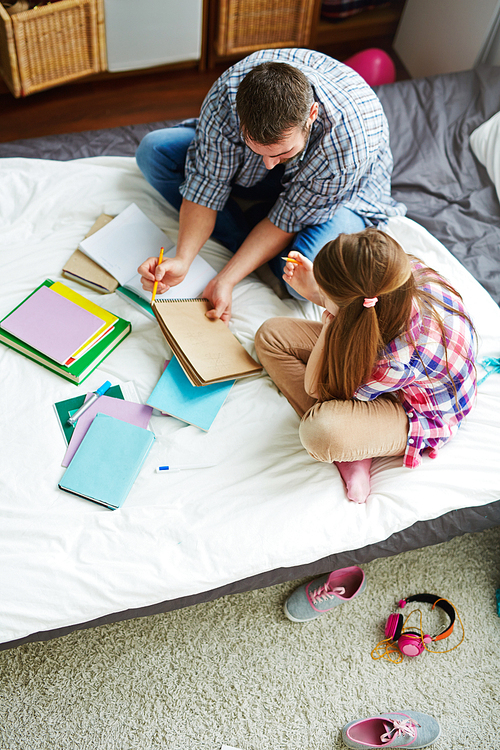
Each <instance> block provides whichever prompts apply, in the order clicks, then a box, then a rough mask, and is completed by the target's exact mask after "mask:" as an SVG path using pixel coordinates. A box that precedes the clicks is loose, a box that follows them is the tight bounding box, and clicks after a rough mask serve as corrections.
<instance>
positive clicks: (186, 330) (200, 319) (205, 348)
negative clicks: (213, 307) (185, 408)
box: [152, 299, 262, 386]
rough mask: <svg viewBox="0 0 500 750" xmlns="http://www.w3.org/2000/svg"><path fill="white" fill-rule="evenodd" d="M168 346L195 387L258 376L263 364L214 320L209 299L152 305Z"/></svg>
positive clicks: (219, 321)
mask: <svg viewBox="0 0 500 750" xmlns="http://www.w3.org/2000/svg"><path fill="white" fill-rule="evenodd" d="M152 308H153V312H154V314H155V316H156V318H157V320H158V323H159V325H160V329H161V331H162V333H163V335H164V336H165V338H166V340H167V343H168V345H169V346H170V348H171V349H172V351H173V353H174V354H175V356H176V357H177V359H178V360H179V363H180V365H181V367H182V369H183V370H184V372H185V373H186V375H187V377H188V378H189V380H190V381H191V383H192V384H193V385H197V386H198V385H208V384H209V383H220V382H222V381H224V380H235V379H236V378H243V377H246V376H248V375H256V374H257V373H259V372H260V371H261V370H262V365H260V364H259V363H258V362H256V361H255V360H254V359H253V358H252V357H251V356H250V354H248V352H247V351H246V350H245V349H244V348H243V346H242V345H241V344H240V342H239V341H238V339H237V338H236V336H234V335H233V334H232V333H231V331H230V330H229V328H228V327H227V326H226V325H225V324H224V323H223V322H222V320H219V319H217V320H211V319H210V318H207V317H206V315H205V313H206V312H207V310H209V309H210V304H209V302H208V300H206V299H186V300H182V299H179V300H156V301H155V302H154V304H153V305H152Z"/></svg>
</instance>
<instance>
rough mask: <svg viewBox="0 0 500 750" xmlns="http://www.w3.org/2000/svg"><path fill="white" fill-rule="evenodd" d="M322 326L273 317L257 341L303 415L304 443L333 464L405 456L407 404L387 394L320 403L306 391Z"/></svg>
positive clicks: (318, 457)
mask: <svg viewBox="0 0 500 750" xmlns="http://www.w3.org/2000/svg"><path fill="white" fill-rule="evenodd" d="M321 328H322V324H321V323H317V322H315V321H307V320H298V319H296V318H271V319H270V320H267V321H266V322H265V323H264V324H263V325H262V326H261V327H260V328H259V330H258V331H257V334H256V337H255V346H256V349H257V354H258V356H259V359H260V361H261V363H262V365H263V366H264V367H265V369H266V370H267V373H268V375H269V376H270V377H271V379H272V380H273V381H274V383H275V384H276V385H277V386H278V388H279V389H280V391H281V392H282V393H283V394H284V395H285V396H286V397H287V399H288V401H289V402H290V403H291V405H292V406H293V408H294V409H295V411H296V412H297V414H298V415H299V417H301V423H300V428H299V436H300V440H301V442H302V445H303V446H304V448H305V449H306V451H307V452H308V453H309V454H310V455H311V456H312V457H313V458H315V459H316V460H317V461H325V462H328V463H332V462H333V461H359V460H361V459H364V458H375V457H376V456H401V455H403V453H404V452H405V448H406V441H407V437H408V418H407V416H406V413H405V411H404V409H403V407H402V406H401V404H399V403H397V402H394V401H392V400H391V399H389V398H386V397H384V396H379V397H378V398H376V399H375V400H374V401H356V400H355V399H353V400H352V401H338V400H331V401H324V402H323V403H319V402H318V401H316V399H314V398H312V397H311V396H309V395H308V394H307V393H306V391H305V390H304V375H305V369H306V364H307V361H308V359H309V355H310V354H311V351H312V349H313V346H314V344H315V342H316V340H317V338H318V336H319V333H320V331H321Z"/></svg>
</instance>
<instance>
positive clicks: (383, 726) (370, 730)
mask: <svg viewBox="0 0 500 750" xmlns="http://www.w3.org/2000/svg"><path fill="white" fill-rule="evenodd" d="M440 734H441V727H440V726H439V723H438V722H437V720H436V719H435V718H434V717H433V716H429V715H428V714H422V713H420V712H419V711H397V712H391V713H387V714H380V715H379V716H370V718H368V719H358V720H357V721H351V722H350V723H349V724H346V725H345V727H344V728H343V729H342V739H343V740H344V742H345V744H346V745H347V747H350V748H353V750H366V748H377V747H411V748H412V750H413V749H415V750H416V749H417V748H421V747H427V746H428V745H432V743H433V742H435V741H436V740H437V738H438V737H439V735H440Z"/></svg>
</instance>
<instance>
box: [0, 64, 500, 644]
mask: <svg viewBox="0 0 500 750" xmlns="http://www.w3.org/2000/svg"><path fill="white" fill-rule="evenodd" d="M499 78H500V76H498V69H489V68H483V69H479V70H478V71H475V72H470V73H466V74H452V75H450V76H437V77H435V78H432V79H423V80H422V81H405V82H401V83H398V84H393V85H390V86H385V87H381V88H379V90H378V94H379V96H380V98H381V100H382V102H383V104H384V108H385V109H386V112H387V115H388V118H389V122H390V126H391V142H392V148H393V152H394V156H395V170H394V181H393V186H394V195H395V197H396V198H397V199H398V200H401V201H403V202H404V203H406V205H407V206H408V209H409V212H408V217H409V218H396V219H392V220H391V222H390V224H389V231H390V232H391V233H392V234H393V235H394V236H395V237H396V239H398V240H399V241H400V242H401V243H402V244H403V246H404V247H405V249H407V250H408V252H414V253H415V254H416V255H419V256H420V257H422V258H423V259H424V260H425V261H426V262H428V263H429V264H430V265H432V266H434V267H435V268H437V269H438V270H439V271H441V272H442V273H443V274H444V275H446V276H447V277H448V278H449V279H450V280H451V281H452V283H454V284H455V286H456V287H457V288H458V289H459V291H460V292H461V293H462V294H463V295H464V298H465V300H466V304H467V305H468V307H469V309H470V312H471V313H472V315H473V318H474V320H475V323H476V326H477V329H478V332H479V345H480V358H482V357H498V356H499V354H500V351H499V349H500V343H499V337H498V330H499V327H500V310H499V308H498V305H497V304H496V302H498V300H499V299H500V253H499V250H498V245H499V242H498V240H499V236H500V206H499V204H498V199H497V197H496V194H495V191H494V188H493V186H492V184H491V183H490V182H489V178H488V176H487V174H486V171H485V170H484V168H483V167H482V166H481V165H480V164H479V163H478V162H477V161H476V160H475V158H474V157H473V155H472V153H471V152H470V150H469V148H468V135H469V134H470V132H471V131H472V130H473V129H474V128H475V127H477V126H478V125H479V124H480V123H481V122H482V121H483V120H485V119H487V118H488V117H489V116H491V115H492V114H493V113H494V112H495V111H497V110H498V109H500V82H499V81H498V79H499ZM157 126H158V124H157V123H155V124H150V125H144V126H130V127H129V128H117V129H113V130H110V131H95V132H90V133H83V134H73V135H68V136H63V137H53V138H52V137H51V138H43V139H37V140H35V141H19V142H17V143H16V142H14V143H7V144H0V157H5V158H0V171H1V176H0V219H1V235H0V258H1V260H2V269H3V274H2V294H1V297H0V300H1V302H0V305H1V309H0V317H3V316H4V315H5V314H6V313H7V312H8V311H9V310H10V309H12V307H13V306H14V305H15V304H16V303H17V302H18V301H20V299H22V298H23V297H24V296H26V294H28V292H29V291H31V289H33V288H34V287H35V286H36V285H37V284H38V283H40V282H41V281H42V280H43V279H44V278H52V279H54V280H58V279H59V280H62V281H64V283H66V284H67V285H68V286H72V287H73V288H74V289H76V290H77V291H80V292H81V293H83V294H85V295H86V296H88V297H89V298H90V299H93V300H94V301H96V302H98V303H99V304H101V305H103V306H104V307H106V308H107V309H109V310H111V311H112V312H115V313H117V314H119V315H121V316H122V317H125V318H127V319H128V320H130V321H131V322H132V327H133V333H132V334H131V335H130V336H129V337H128V338H127V339H126V340H125V341H124V342H123V343H122V344H121V345H120V346H119V347H118V348H117V349H116V350H115V352H113V353H112V355H110V357H109V358H108V359H107V360H105V362H104V363H103V364H102V365H101V366H100V367H99V369H98V370H97V371H96V372H95V373H93V374H92V375H91V376H90V377H89V379H88V380H87V381H86V382H85V383H84V384H83V385H82V386H78V387H75V386H74V385H72V384H70V383H67V382H66V381H64V380H63V379H61V378H59V377H58V376H57V375H55V374H53V373H51V372H49V371H47V370H45V369H43V368H41V367H38V366H37V365H36V364H34V363H32V362H30V361H29V360H27V359H25V358H24V357H22V356H20V355H19V354H17V353H15V352H12V351H10V350H9V349H7V348H6V347H3V346H2V347H1V348H0V367H1V368H2V391H1V393H2V399H1V415H0V419H1V421H2V452H1V461H0V463H1V471H0V517H1V518H2V523H1V526H0V589H1V591H0V596H1V600H2V607H1V608H0V648H2V647H3V648H8V647H10V646H13V645H16V644H19V643H22V642H24V641H29V640H43V639H46V638H50V637H54V636H57V635H61V634H63V633H66V632H69V631H70V630H72V629H74V628H76V627H84V626H90V625H97V624H100V623H103V622H109V621H113V620H118V619H123V618H126V617H133V616H136V615H146V614H151V613H154V612H159V611H166V610H168V609H172V608H175V607H179V606H184V605H187V604H191V603H194V602H198V601H204V600H208V599H210V598H213V597H215V596H219V595H221V594H225V593H231V592H235V591H243V590H246V589H249V588H256V587H260V586H266V585H271V584H273V583H276V582H278V581H283V580H287V579H292V578H297V577H300V576H304V575H309V574H311V575H313V574H316V573H318V572H324V571H326V570H328V569H329V568H331V567H341V566H342V565H347V564H352V563H358V564H362V563H363V562H366V561H368V560H371V559H374V558H376V557H378V556H383V555H392V554H396V553H398V552H400V551H403V550H405V549H411V548H414V547H418V546H425V545H427V544H433V543H437V542H441V541H445V540H447V539H449V538H451V537H453V536H455V535H456V534H461V533H465V532H467V531H475V530H479V529H482V528H487V527H488V526H492V525H494V524H497V523H499V522H500V502H499V498H500V466H499V462H498V455H499V450H500V376H499V375H496V374H493V375H491V376H490V377H489V378H488V379H487V380H486V381H485V382H484V383H483V384H482V385H481V386H480V389H479V397H478V403H477V405H476V407H475V409H474V410H473V412H472V413H471V415H470V416H469V418H468V419H467V420H466V422H465V424H464V425H463V427H462V428H461V430H460V431H459V433H458V435H457V437H456V438H455V439H454V440H453V441H452V443H450V444H449V445H448V446H446V447H445V448H443V449H442V450H441V451H440V454H439V457H438V459H437V460H435V461H432V460H430V459H428V458H424V461H423V464H422V466H421V467H420V468H419V469H417V470H408V469H404V468H403V467H402V466H401V461H400V460H399V459H379V460H377V461H375V462H374V466H373V493H372V495H371V496H370V499H369V501H368V503H367V504H366V505H365V506H357V505H354V504H351V503H348V502H347V500H346V499H345V495H344V489H343V486H342V482H341V480H340V477H339V475H338V472H337V471H336V469H335V468H334V467H332V466H326V465H322V464H318V463H316V462H314V461H313V460H312V459H311V458H310V457H309V456H308V455H307V454H306V453H305V451H304V450H303V449H302V447H301V445H300V441H299V439H298V430H297V427H298V418H297V416H296V415H295V412H294V411H293V410H292V408H291V407H290V406H289V404H288V402H287V401H286V399H284V398H283V397H282V396H281V395H280V394H279V393H278V392H277V390H276V388H275V387H274V385H273V384H272V383H271V381H270V380H269V378H268V377H267V375H266V374H265V373H263V374H262V375H261V376H259V377H257V378H248V379H245V380H243V381H241V382H238V383H237V384H236V386H235V387H234V388H233V390H232V391H231V394H230V396H229V398H228V400H227V402H226V403H225V405H224V407H223V408H222V410H221V412H220V413H219V415H218V416H217V418H216V420H215V422H214V424H213V426H212V427H211V429H210V431H209V432H208V433H203V432H201V431H200V430H197V428H195V427H192V426H189V425H185V424H184V423H181V422H179V421H177V420H175V419H172V418H169V417H161V416H154V417H153V418H152V421H151V427H152V429H153V430H154V432H155V434H156V436H157V441H156V444H155V446H154V448H153V450H152V452H151V453H150V455H149V457H148V460H147V461H146V464H145V465H144V467H143V469H142V471H141V473H140V475H139V478H138V480H137V481H136V483H135V484H134V487H133V489H132V491H131V493H130V495H129V497H128V498H127V501H126V503H125V505H124V507H123V508H122V509H121V510H120V511H115V512H112V511H108V510H106V509H104V508H101V507H99V506H96V505H94V504H93V503H90V502H86V501H84V500H80V499H78V498H74V497H71V496H68V495H66V494H64V493H61V492H60V491H59V490H58V489H57V482H58V480H59V479H60V477H61V475H62V472H63V469H62V467H61V466H60V463H61V460H62V457H63V455H64V450H65V446H64V442H63V439H62V435H61V432H60V429H59V426H58V424H57V423H56V420H55V417H54V413H53V409H52V404H53V403H54V402H55V401H58V400H61V399H63V398H69V397H70V396H73V395H76V394H77V393H83V392H87V391H90V390H92V389H94V388H95V387H97V386H98V385H100V384H101V383H102V382H103V381H104V380H106V379H110V380H111V381H112V382H113V383H126V382H129V381H132V382H133V383H134V384H135V387H136V389H137V392H138V394H139V398H140V400H141V401H145V400H146V399H147V397H148V396H149V394H150V392H151V390H152V388H153V387H154V385H155V383H156V381H157V379H158V378H159V376H160V373H161V368H162V366H163V362H164V360H165V358H166V357H168V356H169V351H168V348H167V346H166V343H165V341H164V339H163V337H162V336H161V333H160V332H159V329H158V326H157V325H156V323H155V322H154V320H149V319H147V318H146V317H145V316H144V315H142V314H141V313H140V312H138V311H137V310H135V308H133V307H132V306H130V305H129V304H127V302H126V301H125V300H123V299H120V298H119V297H117V296H116V295H107V296H102V295H99V294H98V293H97V292H93V291H91V290H90V289H87V288H85V287H81V286H79V285H78V284H76V283H73V282H70V281H68V280H65V279H64V278H63V277H62V276H61V269H62V266H63V264H64V262H65V261H66V260H67V258H68V257H69V255H71V253H72V251H73V249H74V248H75V247H76V245H77V244H78V242H79V240H80V239H81V238H82V237H83V235H84V234H85V233H86V232H87V231H88V229H89V228H90V226H91V225H92V223H93V221H94V220H95V218H96V217H97V216H98V215H99V214H100V213H101V212H106V213H117V212H118V211H120V210H121V209H122V208H124V207H125V206H126V205H128V203H130V202H132V201H133V202H135V203H137V205H139V206H140V207H141V208H142V210H144V211H145V212H146V213H147V214H148V215H149V216H150V218H151V219H153V220H154V221H155V222H156V223H158V225H159V226H161V227H162V228H164V229H165V230H166V231H167V233H169V235H170V236H171V237H172V239H173V240H174V241H175V236H176V230H177V217H176V214H175V212H174V211H173V210H172V209H171V208H170V207H169V206H168V204H167V203H166V202H165V201H163V200H162V199H161V197H160V196H159V195H158V194H157V193H156V192H155V191H154V190H153V189H152V188H151V187H150V186H149V185H148V184H147V183H146V182H145V180H144V179H143V178H142V176H141V174H140V172H139V170H138V169H137V167H136V165H135V162H134V159H133V158H132V156H133V153H134V152H135V148H136V146H137V144H138V142H139V141H140V138H141V137H142V135H143V134H144V133H145V132H147V131H148V130H150V129H153V128H154V127H157ZM88 157H91V158H88ZM417 222H418V223H417ZM424 227H426V229H428V230H429V232H431V234H429V233H428V232H427V231H426V229H425V228H424ZM433 235H434V236H433ZM202 254H203V256H204V257H205V259H206V260H207V261H208V262H209V263H211V264H212V265H213V266H214V267H215V268H216V269H218V268H220V267H222V265H223V264H224V262H225V260H226V259H227V257H228V255H227V251H226V250H225V249H224V248H222V247H221V246H220V245H218V244H217V243H216V242H213V241H209V242H208V243H207V245H206V247H205V248H204V249H203V251H202ZM459 261H460V262H459ZM479 282H480V283H479ZM274 315H293V316H299V317H306V318H310V319H319V310H318V309H317V308H315V307H314V306H313V305H311V304H309V303H307V304H301V303H299V302H296V301H294V300H280V299H278V298H277V297H276V296H275V294H274V292H272V290H271V289H270V288H269V287H267V286H266V285H265V284H264V283H263V282H262V281H260V280H259V279H258V278H257V277H256V276H254V275H252V276H250V277H249V278H247V279H245V280H244V281H243V282H241V283H240V284H239V285H238V287H237V288H236V290H235V294H234V310H233V320H232V323H231V327H232V330H233V332H234V333H235V334H236V335H237V337H238V338H239V340H240V341H241V342H242V343H243V345H244V346H245V347H246V348H247V350H248V351H249V352H250V353H251V354H254V348H253V338H254V335H255V331H256V330H257V328H258V327H259V325H260V324H261V322H263V320H265V319H266V318H268V317H271V316H274ZM479 374H480V375H482V374H484V372H483V371H482V370H481V369H480V372H479ZM200 458H203V461H202V462H203V463H207V464H213V466H211V467H210V468H208V469H204V470H203V474H202V475H200V474H199V473H196V472H181V473H179V474H175V475H171V476H167V477H165V476H161V475H158V474H156V473H155V472H154V467H155V466H156V465H158V464H159V463H162V462H164V461H165V460H166V459H168V460H169V461H170V462H172V463H176V462H177V463H181V462H182V463H193V462H194V461H195V460H196V463H198V462H200Z"/></svg>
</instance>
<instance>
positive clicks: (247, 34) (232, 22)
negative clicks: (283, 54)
mask: <svg viewBox="0 0 500 750" xmlns="http://www.w3.org/2000/svg"><path fill="white" fill-rule="evenodd" d="M314 8H315V2H314V0H219V23H218V37H217V54H218V55H219V56H221V57H224V56H227V55H236V54H242V53H247V52H253V51H255V50H259V49H270V48H273V47H305V46H308V44H309V39H310V36H311V26H312V21H313V15H314Z"/></svg>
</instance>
